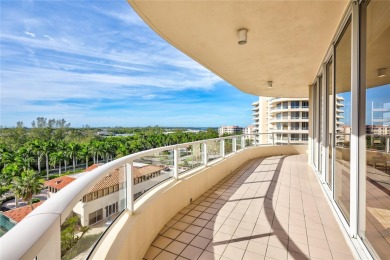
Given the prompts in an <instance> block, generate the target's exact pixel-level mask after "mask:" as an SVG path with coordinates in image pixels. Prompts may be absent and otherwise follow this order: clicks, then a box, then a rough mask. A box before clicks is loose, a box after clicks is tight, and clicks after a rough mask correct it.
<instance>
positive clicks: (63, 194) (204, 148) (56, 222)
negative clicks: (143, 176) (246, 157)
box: [0, 134, 273, 260]
mask: <svg viewBox="0 0 390 260" xmlns="http://www.w3.org/2000/svg"><path fill="white" fill-rule="evenodd" d="M260 135H261V134H257V135H256V136H257V137H259V136H260ZM272 139H273V138H272ZM256 145H265V144H264V143H261V142H259V141H257V138H256V137H255V136H251V135H238V136H228V137H221V138H216V139H208V140H202V141H196V142H191V143H184V144H177V145H171V146H166V147H161V148H155V149H151V150H147V151H142V152H139V153H135V154H131V155H128V156H125V157H122V158H119V159H116V160H115V161H112V162H109V163H107V164H104V165H102V166H100V167H98V168H96V169H94V170H93V171H91V172H88V174H84V175H82V176H81V177H79V178H77V180H75V181H73V182H72V183H71V184H69V185H68V186H66V187H65V188H63V189H61V190H60V191H59V192H58V193H56V194H54V196H52V197H51V198H50V199H48V200H47V201H45V202H44V203H43V204H42V205H41V206H39V207H37V208H36V209H35V210H34V211H32V212H31V213H30V214H29V215H28V216H27V217H25V218H24V219H23V220H22V221H21V222H20V223H18V224H17V225H16V226H15V227H14V228H12V229H11V230H10V231H9V232H7V233H6V234H5V235H4V236H3V237H1V238H0V245H1V250H0V259H7V260H8V259H60V258H61V225H62V224H63V223H64V222H65V220H66V219H67V217H68V216H69V215H70V214H71V213H72V212H73V210H74V208H75V206H76V204H78V203H81V201H82V199H83V197H84V195H86V194H87V193H88V192H90V190H91V189H92V188H93V187H94V186H95V185H96V184H98V183H99V182H100V181H101V180H102V179H103V178H105V177H106V176H108V175H109V176H111V173H112V172H113V171H116V170H118V169H119V168H120V169H124V171H123V172H124V174H125V184H126V185H125V188H124V189H122V190H123V192H124V198H125V199H126V206H125V208H126V209H127V210H128V211H131V212H133V211H134V203H135V200H134V195H135V192H136V188H135V187H136V186H137V184H134V180H133V178H134V175H133V173H132V171H133V169H134V167H133V166H134V163H138V162H139V161H142V160H145V158H148V159H150V158H153V156H155V155H156V154H162V153H164V155H165V156H166V158H169V163H168V166H166V167H165V168H164V170H163V171H167V172H168V176H169V178H167V179H179V178H180V174H181V173H183V172H185V171H186V170H187V169H194V168H199V169H201V168H203V167H206V166H209V165H211V164H214V163H215V162H217V161H219V160H223V159H224V158H225V157H226V156H230V155H231V154H234V153H236V152H237V151H240V150H242V149H245V148H246V147H248V146H256ZM269 145H272V143H271V144H269ZM196 147H199V149H198V150H197V149H196ZM172 151H173V153H172ZM183 151H184V152H183ZM188 153H192V155H191V156H192V157H191V156H190V158H191V160H192V161H191V160H190V163H189V162H188V160H187V161H186V159H183V158H185V156H188ZM195 153H199V154H196V156H195V155H194V154H195ZM183 154H184V155H183ZM171 155H172V156H171ZM181 155H182V158H181ZM198 155H199V156H200V157H199V158H201V159H199V161H197V159H196V158H198ZM188 158H189V157H188ZM194 158H195V159H194ZM184 161H185V162H186V163H187V164H191V163H192V165H194V168H191V167H187V166H185V167H184V166H183V165H186V164H185V163H184ZM194 162H195V163H194ZM169 172H171V174H169ZM128 176H130V178H129V177H128ZM165 180H166V179H165ZM151 185H152V186H150V187H149V189H152V188H153V187H154V186H155V185H156V183H152V184H151ZM147 190H148V189H145V190H144V192H146V191H147ZM119 192H120V191H119ZM119 192H118V193H119ZM117 208H118V206H117ZM110 211H111V210H110ZM116 211H118V209H117V210H116Z"/></svg>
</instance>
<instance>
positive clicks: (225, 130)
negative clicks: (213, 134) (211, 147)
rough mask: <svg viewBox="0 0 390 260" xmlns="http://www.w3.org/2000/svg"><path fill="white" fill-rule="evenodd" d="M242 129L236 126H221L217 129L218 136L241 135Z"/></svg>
mask: <svg viewBox="0 0 390 260" xmlns="http://www.w3.org/2000/svg"><path fill="white" fill-rule="evenodd" d="M242 130H243V129H242V127H239V126H236V125H230V126H221V127H220V128H218V134H219V136H221V135H224V134H229V135H231V134H241V133H242Z"/></svg>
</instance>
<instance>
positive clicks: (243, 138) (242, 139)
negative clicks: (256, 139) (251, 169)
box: [241, 135, 245, 150]
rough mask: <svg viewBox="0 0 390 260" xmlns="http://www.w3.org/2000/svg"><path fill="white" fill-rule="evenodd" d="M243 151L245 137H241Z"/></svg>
mask: <svg viewBox="0 0 390 260" xmlns="http://www.w3.org/2000/svg"><path fill="white" fill-rule="evenodd" d="M241 149H242V150H244V149H245V135H243V136H241Z"/></svg>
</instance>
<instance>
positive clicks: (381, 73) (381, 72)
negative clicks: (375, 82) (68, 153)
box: [378, 68, 387, 78]
mask: <svg viewBox="0 0 390 260" xmlns="http://www.w3.org/2000/svg"><path fill="white" fill-rule="evenodd" d="M386 70H387V68H381V69H378V78H382V77H385V76H386Z"/></svg>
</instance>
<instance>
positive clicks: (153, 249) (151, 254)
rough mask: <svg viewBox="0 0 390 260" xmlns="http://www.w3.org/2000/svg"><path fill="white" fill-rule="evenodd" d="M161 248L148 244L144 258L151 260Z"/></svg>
mask: <svg viewBox="0 0 390 260" xmlns="http://www.w3.org/2000/svg"><path fill="white" fill-rule="evenodd" d="M161 251H162V250H161V249H160V248H157V247H154V246H150V247H149V249H148V251H146V254H145V256H144V258H145V259H146V260H152V259H154V258H155V257H156V256H157V255H158V254H159V253H160V252H161Z"/></svg>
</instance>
